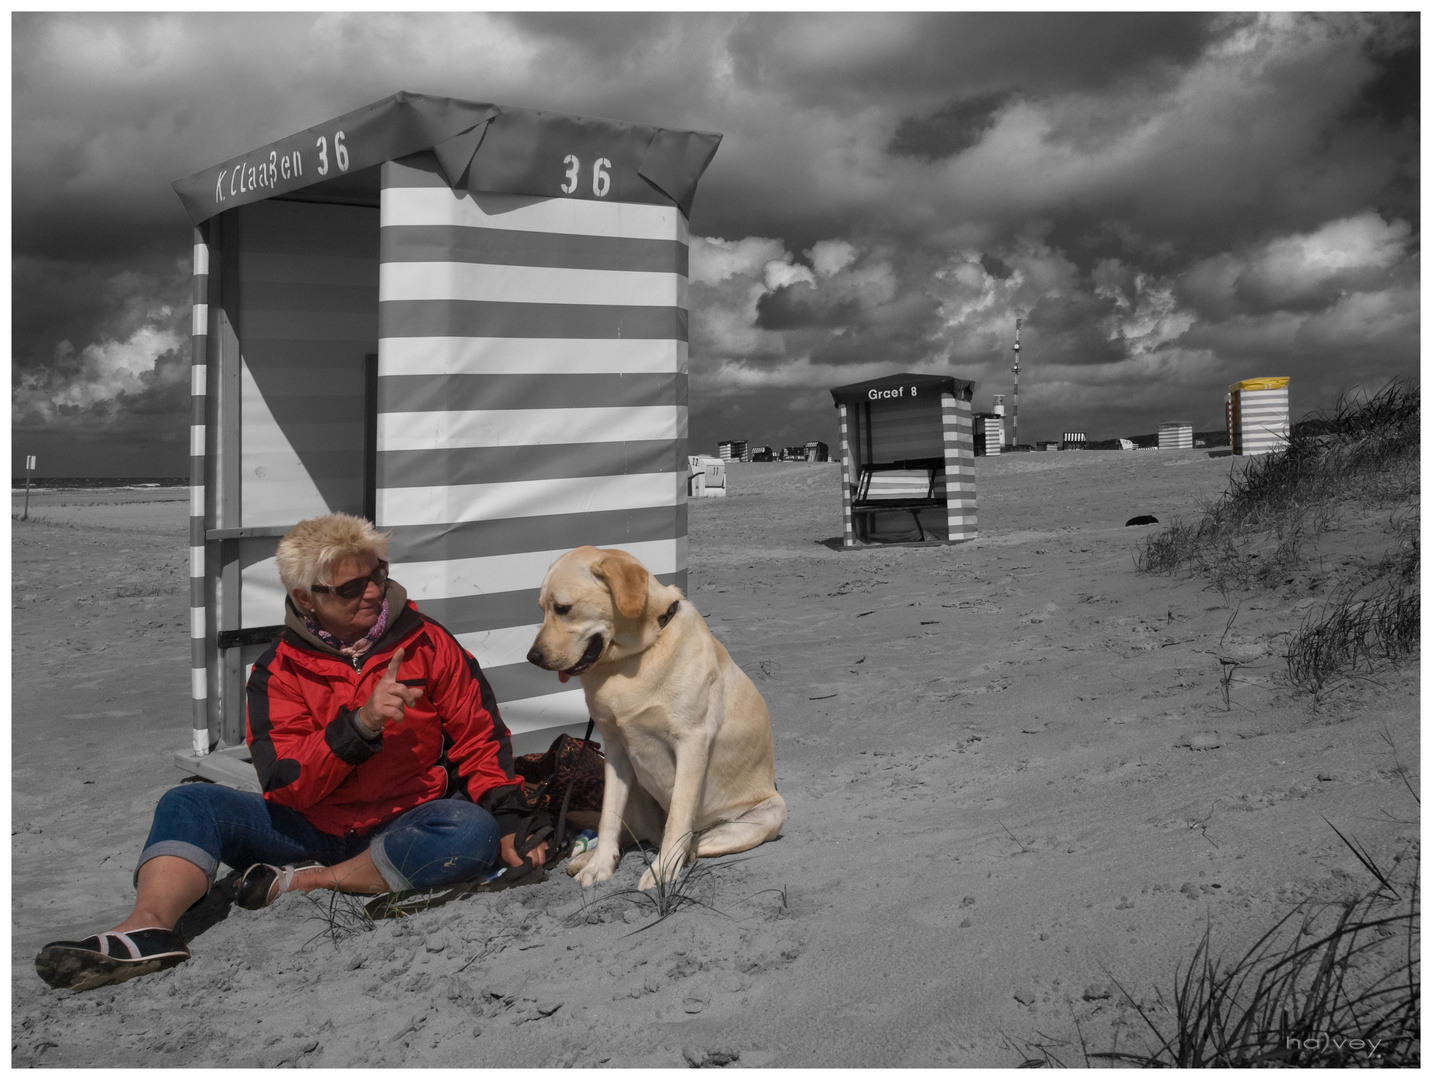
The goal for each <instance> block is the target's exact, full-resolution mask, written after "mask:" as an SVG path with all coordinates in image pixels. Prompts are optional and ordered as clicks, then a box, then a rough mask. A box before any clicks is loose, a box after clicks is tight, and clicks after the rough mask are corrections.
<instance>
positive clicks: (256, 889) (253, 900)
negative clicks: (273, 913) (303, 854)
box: [234, 859, 323, 911]
mask: <svg viewBox="0 0 1432 1080" xmlns="http://www.w3.org/2000/svg"><path fill="white" fill-rule="evenodd" d="M322 865H323V864H322V863H320V862H315V861H314V860H312V859H306V860H304V861H303V862H298V863H291V864H289V865H287V866H270V865H269V864H268V863H254V864H253V866H251V867H249V868H248V869H247V870H245V871H244V872H243V875H242V876H241V877H240V878H239V880H238V881H236V882H235V883H234V903H236V904H238V905H239V907H241V908H244V909H245V910H247V911H259V910H262V909H263V908H266V907H268V906H269V905H270V904H272V903H273V902H274V901H275V900H277V899H278V898H279V897H280V896H282V895H283V894H284V893H286V892H288V890H289V887H290V886H291V885H292V884H293V875H294V874H295V873H296V872H297V871H299V870H307V869H310V868H312V867H315V866H322Z"/></svg>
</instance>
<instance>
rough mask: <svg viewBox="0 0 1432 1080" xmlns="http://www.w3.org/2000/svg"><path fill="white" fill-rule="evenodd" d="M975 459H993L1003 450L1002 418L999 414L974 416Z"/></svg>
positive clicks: (977, 414)
mask: <svg viewBox="0 0 1432 1080" xmlns="http://www.w3.org/2000/svg"><path fill="white" fill-rule="evenodd" d="M974 443H975V456H976V457H994V456H995V455H997V454H998V453H999V452H1000V451H1001V450H1003V449H1004V417H1003V416H1002V415H1001V414H999V413H975V414H974Z"/></svg>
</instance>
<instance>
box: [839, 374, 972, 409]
mask: <svg viewBox="0 0 1432 1080" xmlns="http://www.w3.org/2000/svg"><path fill="white" fill-rule="evenodd" d="M902 386H910V387H917V388H918V389H920V390H921V391H923V392H925V393H929V394H931V395H932V396H933V397H934V398H935V400H936V401H939V395H940V394H953V395H954V396H955V397H956V398H957V399H959V400H961V401H969V400H970V397H971V395H972V394H973V393H974V387H975V384H974V383H972V382H970V381H969V380H968V379H956V378H955V377H954V376H952V375H916V374H911V373H909V372H905V373H902V374H899V375H885V376H882V377H881V378H879V379H871V380H869V381H868V382H858V383H850V384H849V385H847V386H836V387H832V388H831V391H830V396H831V397H833V398H835V403H836V404H837V405H856V404H859V403H860V402H868V401H877V400H884V399H883V398H874V397H871V396H870V392H871V391H872V390H874V391H877V392H878V391H881V390H895V389H898V388H899V387H902Z"/></svg>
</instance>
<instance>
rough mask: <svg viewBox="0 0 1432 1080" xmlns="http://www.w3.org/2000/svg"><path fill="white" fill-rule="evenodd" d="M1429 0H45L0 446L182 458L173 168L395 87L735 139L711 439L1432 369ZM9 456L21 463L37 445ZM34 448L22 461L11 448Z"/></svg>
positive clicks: (719, 284) (724, 184) (1120, 411)
mask: <svg viewBox="0 0 1432 1080" xmlns="http://www.w3.org/2000/svg"><path fill="white" fill-rule="evenodd" d="M1420 29H1421V28H1420V24H1419V20H1418V17H1417V16H1416V15H1415V14H1391V15H1332V14H1318V15H1296V14H1289V13H1279V14H1269V15H1241V14H1214V15H1186V14H1169V15H1163V14H1157V15H1154V14H1150V15H1143V14H1108V15H1089V14H1016V13H1009V14H983V15H979V14H895V15H887V14H817V13H801V14H740V13H715V14H701V15H684V14H681V15H667V14H653V13H630V14H593V15H582V16H576V15H571V14H559V13H527V14H509V15H489V14H433V15H383V14H372V13H354V14H346V13H325V14H303V15H274V14H227V15H210V14H157V15H123V14H117V15H109V14H104V15H95V14H29V15H15V16H14V17H13V23H12V49H13V53H12V65H13V80H12V83H13V90H12V93H13V96H12V154H13V169H12V185H13V187H12V202H13V234H12V250H11V258H12V273H13V284H12V304H13V310H12V316H13V319H12V333H13V388H14V389H13V404H12V430H13V450H14V451H15V453H16V454H24V453H38V454H39V455H40V458H41V461H40V466H41V467H40V474H41V475H115V474H118V475H171V476H182V475H185V474H186V473H187V456H186V455H187V428H186V425H187V395H188V376H187V365H188V320H189V288H190V286H189V274H190V267H189V259H190V244H191V237H192V232H191V227H190V225H189V223H188V219H187V218H186V217H185V215H184V212H183V210H182V209H181V207H180V204H179V200H178V198H177V197H176V196H175V195H174V193H173V190H172V188H171V187H170V183H171V181H173V180H175V179H176V178H179V177H182V176H187V175H189V174H190V173H193V172H197V171H199V170H200V169H202V168H205V167H207V166H209V165H213V164H217V163H218V162H220V161H222V160H224V159H226V158H229V157H232V156H235V155H237V154H240V153H243V152H244V151H246V150H249V149H252V148H253V147H256V146H259V145H261V144H264V143H267V142H270V141H273V140H275V139H277V138H280V137H282V136H285V135H288V134H292V133H294V132H297V131H300V130H302V129H304V128H307V127H310V126H312V125H314V124H317V123H320V122H322V121H324V120H327V119H329V118H331V117H334V116H338V115H340V114H342V113H345V112H347V111H350V110H352V109H354V108H357V107H359V106H361V105H365V104H367V103H369V102H372V101H376V100H378V99H380V98H383V97H386V96H388V95H389V94H392V93H393V92H395V91H397V90H411V91H415V92H419V93H427V94H435V95H445V96H451V97H457V98H465V99H469V100H476V101H492V102H498V103H502V104H511V105H521V106H527V107H531V108H538V109H552V110H557V111H561V112H572V113H586V114H591V115H597V116H611V117H616V118H619V119H623V120H631V121H636V122H642V123H649V124H659V125H662V126H667V127H677V128H695V129H702V130H712V131H719V132H722V133H723V134H724V136H725V138H724V141H723V142H722V144H721V148H720V150H719V151H718V153H717V155H716V158H715V160H714V162H713V163H712V165H711V168H710V169H709V170H708V171H707V173H706V175H705V177H704V178H703V180H702V183H701V186H700V188H699V190H698V194H697V198H696V204H695V208H694V210H693V213H692V218H691V231H692V236H693V241H692V254H691V309H692V310H691V349H690V357H691V361H690V362H691V434H692V440H693V444H692V450H693V452H696V451H698V450H701V451H705V452H713V451H714V449H715V442H716V440H717V439H721V438H746V439H749V440H750V441H751V442H753V443H770V444H773V445H776V446H780V445H783V444H789V443H795V442H804V441H805V440H807V439H812V438H814V439H822V440H824V441H826V442H830V443H833V442H835V441H836V425H835V410H834V408H833V405H832V402H831V398H830V394H829V392H828V388H829V387H831V386H838V385H841V384H843V383H848V382H853V381H856V380H860V379H865V378H871V377H875V376H879V375H884V374H889V373H893V372H897V371H915V372H929V373H937V374H953V375H956V376H959V377H961V378H966V379H971V380H973V381H974V382H975V384H976V388H975V407H976V409H977V410H985V409H988V408H989V406H990V395H991V394H994V393H1007V392H1008V391H1009V390H1010V389H1011V385H1010V384H1011V381H1012V375H1011V373H1010V370H1009V368H1010V361H1011V359H1012V355H1013V354H1012V352H1011V350H1010V345H1011V344H1012V343H1013V336H1014V323H1015V319H1016V318H1017V317H1022V318H1023V319H1024V330H1023V345H1024V351H1023V363H1022V366H1021V374H1020V437H1021V441H1025V442H1032V441H1033V440H1035V439H1044V438H1057V437H1058V436H1059V434H1060V433H1061V432H1062V431H1063V430H1065V429H1067V428H1076V429H1081V430H1085V431H1087V432H1088V434H1089V437H1090V438H1091V439H1098V438H1111V437H1114V436H1116V435H1131V434H1141V433H1146V432H1151V431H1154V430H1156V429H1157V425H1158V423H1159V422H1160V421H1162V420H1174V419H1177V420H1187V421H1189V422H1192V423H1193V424H1194V425H1195V427H1196V428H1198V429H1200V430H1202V429H1205V428H1209V429H1213V428H1218V427H1221V425H1222V407H1223V393H1224V390H1225V389H1226V387H1227V385H1228V384H1229V383H1230V382H1232V381H1235V380H1237V379H1243V378H1251V377H1255V376H1263V375H1289V376H1291V377H1292V380H1293V382H1292V409H1293V413H1294V417H1295V418H1296V417H1297V416H1299V415H1302V414H1304V413H1306V412H1308V411H1310V410H1312V409H1315V408H1318V407H1320V406H1323V405H1325V404H1327V403H1329V402H1330V401H1331V400H1332V399H1333V398H1334V397H1336V395H1337V394H1338V392H1339V391H1342V390H1347V389H1351V388H1355V387H1358V386H1366V387H1370V388H1373V389H1375V388H1377V387H1379V386H1381V385H1382V384H1383V383H1384V382H1385V381H1386V380H1387V379H1389V378H1391V377H1394V376H1397V375H1400V374H1411V373H1415V372H1416V371H1417V367H1418V343H1419V332H1420V321H1419V302H1418V296H1419V280H1420V273H1419V263H1420V247H1421V242H1420V234H1421V226H1420V213H1419V207H1420V199H1419V190H1420V176H1419V170H1418V166H1419V119H1420V117H1419V109H1418V104H1419V68H1420V50H1419V37H1420ZM21 464H22V463H21ZM13 471H15V472H19V469H18V468H17V469H15V470H13Z"/></svg>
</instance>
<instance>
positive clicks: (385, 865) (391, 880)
mask: <svg viewBox="0 0 1432 1080" xmlns="http://www.w3.org/2000/svg"><path fill="white" fill-rule="evenodd" d="M368 856H369V858H371V859H372V860H373V865H374V866H376V867H377V868H378V873H379V874H381V875H382V876H383V884H384V885H386V886H388V891H389V892H404V891H406V890H408V889H411V888H412V887H413V883H412V882H411V881H409V880H408V879H407V878H405V877H404V876H403V873H402V871H401V870H399V869H398V868H397V867H396V866H394V865H393V863H392V860H391V859H389V858H388V853H387V852H386V851H384V850H383V836H382V834H381V833H379V834H378V835H377V836H375V837H373V842H372V843H371V844H369V845H368Z"/></svg>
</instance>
